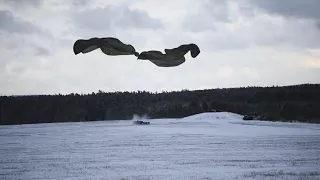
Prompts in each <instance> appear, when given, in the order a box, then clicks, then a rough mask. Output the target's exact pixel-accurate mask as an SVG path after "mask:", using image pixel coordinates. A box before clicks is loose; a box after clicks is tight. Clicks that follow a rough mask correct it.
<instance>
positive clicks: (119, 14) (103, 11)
mask: <svg viewBox="0 0 320 180" xmlns="http://www.w3.org/2000/svg"><path fill="white" fill-rule="evenodd" d="M72 21H73V23H74V24H75V26H76V27H79V28H84V29H89V30H102V31H106V30H109V29H111V28H113V27H120V28H151V29H158V28H162V27H163V25H162V22H161V21H160V20H157V19H154V18H151V17H150V16H149V15H148V13H147V12H145V11H142V10H135V9H134V10H131V9H129V8H128V7H123V6H112V5H108V6H105V7H103V8H96V9H88V10H84V11H77V12H75V13H74V14H73V18H72Z"/></svg>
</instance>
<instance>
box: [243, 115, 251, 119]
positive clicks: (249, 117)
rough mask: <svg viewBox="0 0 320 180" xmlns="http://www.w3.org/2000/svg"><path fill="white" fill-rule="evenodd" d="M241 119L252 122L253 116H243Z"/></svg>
mask: <svg viewBox="0 0 320 180" xmlns="http://www.w3.org/2000/svg"><path fill="white" fill-rule="evenodd" d="M242 119H243V120H253V119H254V117H253V116H249V115H245V116H244V117H243V118H242Z"/></svg>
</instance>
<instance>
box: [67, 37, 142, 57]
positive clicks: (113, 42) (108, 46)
mask: <svg viewBox="0 0 320 180" xmlns="http://www.w3.org/2000/svg"><path fill="white" fill-rule="evenodd" d="M98 48H100V50H101V51H102V52H103V53H104V54H106V55H110V56H119V55H135V56H138V55H139V53H138V52H136V50H135V48H134V47H133V46H132V45H131V44H124V43H123V42H121V41H120V40H119V39H117V38H113V37H105V38H97V37H94V38H90V39H78V40H77V41H76V42H75V43H74V45H73V52H74V54H75V55H77V54H79V53H83V54H85V53H89V52H91V51H94V50H96V49H98Z"/></svg>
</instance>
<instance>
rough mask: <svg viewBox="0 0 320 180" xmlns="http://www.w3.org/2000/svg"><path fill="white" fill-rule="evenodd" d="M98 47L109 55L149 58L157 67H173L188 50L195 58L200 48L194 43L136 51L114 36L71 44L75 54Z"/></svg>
mask: <svg viewBox="0 0 320 180" xmlns="http://www.w3.org/2000/svg"><path fill="white" fill-rule="evenodd" d="M96 49H100V50H101V51H102V52H103V53H104V54H106V55H110V56H119V55H134V56H136V57H137V59H138V60H149V61H150V62H152V63H153V64H155V65H156V66H158V67H175V66H179V65H181V64H182V63H184V62H185V61H186V59H185V57H184V56H185V55H186V54H187V53H188V52H189V51H190V54H191V57H193V58H196V57H197V56H198V55H199V53H200V49H199V47H198V46H197V45H196V44H193V43H192V44H182V45H180V46H178V47H176V48H172V49H164V51H165V53H162V52H161V51H156V50H149V51H143V52H141V53H138V52H137V51H136V50H135V48H134V47H133V46H132V45H131V44H124V43H123V42H121V41H120V40H119V39H117V38H114V37H105V38H97V37H94V38H90V39H78V40H76V42H75V43H74V45H73V52H74V54H75V55H77V54H79V53H83V54H85V53H89V52H91V51H94V50H96Z"/></svg>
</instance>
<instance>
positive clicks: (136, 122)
mask: <svg viewBox="0 0 320 180" xmlns="http://www.w3.org/2000/svg"><path fill="white" fill-rule="evenodd" d="M133 123H134V124H150V122H144V121H138V120H137V121H133Z"/></svg>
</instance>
